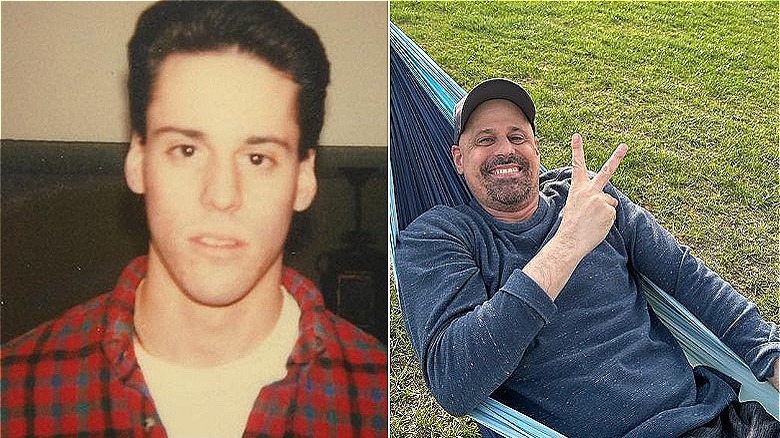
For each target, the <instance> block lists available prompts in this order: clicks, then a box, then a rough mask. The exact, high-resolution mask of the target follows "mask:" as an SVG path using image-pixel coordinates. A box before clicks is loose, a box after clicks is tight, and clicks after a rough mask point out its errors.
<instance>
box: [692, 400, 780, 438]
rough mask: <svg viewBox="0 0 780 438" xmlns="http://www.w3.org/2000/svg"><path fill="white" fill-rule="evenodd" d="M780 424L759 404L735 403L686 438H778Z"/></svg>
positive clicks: (751, 402)
mask: <svg viewBox="0 0 780 438" xmlns="http://www.w3.org/2000/svg"><path fill="white" fill-rule="evenodd" d="M779 436H780V422H778V421H777V420H776V419H775V418H774V417H772V416H771V415H769V414H768V413H767V412H766V411H765V410H764V408H763V406H761V405H760V404H759V403H757V402H753V401H750V402H745V403H740V402H738V401H734V402H732V403H730V404H729V405H728V406H726V409H724V410H723V412H721V413H720V415H718V416H717V417H716V418H715V419H713V420H712V421H710V422H709V423H707V424H705V425H703V426H701V427H699V428H696V429H694V430H692V431H690V432H688V433H686V434H684V435H683V436H682V437H684V438H721V437H728V438H732V437H733V438H776V437H779Z"/></svg>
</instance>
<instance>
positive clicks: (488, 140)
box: [476, 136, 496, 146]
mask: <svg viewBox="0 0 780 438" xmlns="http://www.w3.org/2000/svg"><path fill="white" fill-rule="evenodd" d="M495 141H496V139H495V138H494V137H492V136H486V137H479V138H477V141H476V143H477V145H479V146H490V145H492V144H493V143H495Z"/></svg>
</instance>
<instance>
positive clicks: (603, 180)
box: [593, 143, 628, 189]
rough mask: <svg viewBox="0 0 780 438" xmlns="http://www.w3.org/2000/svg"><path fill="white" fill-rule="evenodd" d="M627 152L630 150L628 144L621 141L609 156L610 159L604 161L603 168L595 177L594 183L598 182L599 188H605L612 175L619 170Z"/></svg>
mask: <svg viewBox="0 0 780 438" xmlns="http://www.w3.org/2000/svg"><path fill="white" fill-rule="evenodd" d="M626 152H628V146H626V144H625V143H621V144H620V145H619V146H618V147H617V148H616V149H615V151H614V152H612V155H611V156H610V157H609V159H608V160H607V161H606V162H605V163H604V165H603V166H601V170H599V173H597V174H596V176H595V177H593V183H594V184H597V185H598V187H599V188H602V189H603V188H604V186H606V185H607V183H608V182H609V179H610V178H612V175H613V174H614V173H615V171H616V170H617V168H618V166H619V165H620V162H621V161H622V160H623V157H625V156H626Z"/></svg>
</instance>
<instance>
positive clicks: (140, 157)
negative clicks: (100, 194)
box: [125, 133, 145, 195]
mask: <svg viewBox="0 0 780 438" xmlns="http://www.w3.org/2000/svg"><path fill="white" fill-rule="evenodd" d="M144 152H145V149H144V145H143V141H142V140H141V137H140V136H139V135H138V134H135V133H134V134H133V135H132V137H131V138H130V149H129V150H128V151H127V156H126V157H125V181H126V182H127V187H129V188H130V190H132V191H133V193H136V194H139V195H142V194H143V193H144V191H145V187H144Z"/></svg>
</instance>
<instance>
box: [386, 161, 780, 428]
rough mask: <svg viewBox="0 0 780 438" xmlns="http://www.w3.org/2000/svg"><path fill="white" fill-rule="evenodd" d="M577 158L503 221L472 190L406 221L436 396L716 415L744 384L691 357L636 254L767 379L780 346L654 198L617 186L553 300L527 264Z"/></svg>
mask: <svg viewBox="0 0 780 438" xmlns="http://www.w3.org/2000/svg"><path fill="white" fill-rule="evenodd" d="M570 184H571V171H570V168H567V169H558V170H553V171H550V172H547V173H545V174H543V175H542V176H541V180H540V195H539V208H538V209H537V210H536V212H535V213H534V214H533V216H532V217H531V218H529V219H528V220H526V221H524V222H521V223H504V222H501V221H499V220H497V219H495V218H494V217H493V216H491V215H490V214H489V213H487V212H486V211H485V210H484V209H483V208H482V207H481V206H480V205H479V203H477V202H476V201H475V200H472V201H471V202H470V203H469V204H467V205H462V206H459V207H457V208H450V207H444V206H437V207H434V208H433V209H431V210H429V211H428V212H426V213H425V214H423V215H421V216H420V217H419V218H417V219H416V220H415V221H414V222H413V223H411V224H410V225H409V227H407V229H406V230H404V231H403V232H401V235H400V240H399V242H398V245H397V253H396V263H397V273H396V274H397V276H398V283H399V291H400V299H401V308H402V311H403V314H404V317H405V321H406V328H407V330H408V332H409V335H410V338H411V341H412V345H413V347H414V349H415V351H416V353H417V356H418V359H420V362H421V363H422V367H423V374H424V376H425V379H426V382H427V383H428V386H429V387H430V389H431V392H432V393H433V395H434V396H435V397H436V399H437V400H438V401H439V403H440V404H441V405H442V406H443V407H444V408H445V409H446V410H447V411H449V412H450V413H452V414H454V415H464V414H466V413H468V412H469V411H470V410H471V409H472V408H474V407H475V406H476V405H477V404H478V403H479V402H480V401H482V400H484V399H485V398H486V397H488V396H489V395H491V394H494V396H495V397H496V398H498V399H500V400H502V401H504V402H505V403H507V404H509V405H510V406H512V407H513V408H515V409H517V410H519V411H521V412H523V413H525V414H526V415H529V416H531V417H533V418H535V419H536V420H538V421H540V422H542V423H544V424H546V425H548V426H550V427H552V428H554V429H556V430H558V431H559V432H561V433H564V434H566V435H569V436H572V437H580V436H581V437H599V438H604V437H610V436H631V437H647V436H653V437H665V436H668V437H676V436H678V435H680V434H681V433H683V432H685V431H688V430H690V429H693V428H695V427H697V426H699V425H702V424H704V423H706V422H707V421H708V420H710V419H712V418H714V417H715V416H716V415H717V414H718V413H719V412H720V411H721V410H723V408H724V407H725V406H726V405H727V404H728V403H729V401H731V400H734V399H735V398H736V394H735V392H734V389H733V388H732V387H731V386H730V385H729V384H728V383H727V382H726V379H725V378H723V377H721V376H719V374H717V372H714V371H712V370H710V369H707V368H704V367H698V368H696V369H695V370H694V369H692V368H691V366H690V365H689V364H688V362H687V360H686V358H685V356H684V354H683V352H682V349H681V347H680V346H679V344H678V343H677V342H676V341H675V340H674V338H673V337H672V335H671V334H670V332H669V331H668V330H667V329H666V328H665V327H664V326H663V325H662V324H661V323H660V322H659V320H658V318H657V317H656V316H655V315H654V314H653V312H652V311H651V310H650V309H649V308H648V304H647V301H646V300H645V297H644V295H643V294H642V293H640V292H638V289H637V285H636V283H635V282H634V279H633V277H632V276H631V275H629V267H630V266H633V267H634V268H635V269H636V270H638V271H639V272H642V273H644V274H645V275H646V276H647V277H649V278H650V279H651V280H652V281H653V282H655V283H656V284H657V285H658V286H660V287H661V288H662V289H664V290H665V291H667V292H668V293H670V294H671V295H673V296H674V297H675V298H677V300H679V301H680V302H681V303H682V304H684V305H685V306H686V307H687V308H688V309H690V310H691V311H692V312H693V313H694V314H696V315H697V316H698V317H699V318H700V319H701V320H702V322H704V323H705V324H706V325H707V327H709V328H710V330H712V331H713V332H714V333H715V334H716V335H717V336H718V337H719V338H720V339H722V340H723V341H724V342H725V343H726V344H727V345H728V346H729V347H731V348H732V349H733V350H734V351H735V352H736V353H737V354H738V355H739V356H741V357H742V358H743V359H744V360H745V362H746V363H747V364H748V365H749V366H750V368H751V370H752V371H753V373H754V374H755V375H756V377H757V378H759V379H760V380H765V379H766V378H767V377H769V376H771V375H772V372H773V370H772V365H773V363H774V360H775V359H776V358H777V357H778V356H779V355H780V337H779V336H778V331H777V327H776V326H775V324H773V323H767V322H765V321H763V320H762V319H761V317H760V315H759V313H758V310H757V309H756V307H755V305H753V304H752V303H750V302H748V301H747V300H745V298H744V297H742V295H740V294H739V293H737V292H736V291H735V290H734V289H733V288H732V287H731V286H730V285H729V284H728V283H727V282H725V281H724V280H723V279H721V278H720V277H719V276H718V275H717V274H715V273H714V272H712V271H711V270H709V269H708V268H707V267H706V266H704V264H703V263H702V262H701V261H700V260H699V259H697V258H696V257H694V256H692V255H691V254H690V252H689V251H688V248H686V247H684V246H681V245H680V244H679V243H678V242H677V241H676V240H675V239H674V238H673V237H672V236H671V235H670V234H669V233H668V232H667V231H666V230H664V229H663V228H662V227H661V226H660V225H659V224H658V223H657V222H656V221H655V219H654V218H653V217H652V216H651V215H650V213H648V212H647V211H646V210H644V209H642V208H641V207H639V206H637V205H635V204H634V203H632V202H631V201H630V200H629V199H628V198H627V197H626V196H625V195H623V194H622V193H620V192H619V191H618V190H616V189H615V188H614V187H613V186H611V185H608V186H607V187H606V188H605V191H606V192H607V193H609V194H611V195H612V196H614V197H615V198H617V199H618V202H619V205H618V208H617V219H616V220H615V224H614V225H613V226H612V229H611V230H610V232H609V234H608V235H607V237H606V239H605V240H604V241H603V242H602V243H601V244H600V245H599V246H597V247H596V248H595V249H594V250H593V251H592V252H591V253H589V254H588V255H587V256H586V257H585V258H584V259H583V260H582V261H581V262H580V263H579V265H578V266H577V268H576V269H575V271H574V273H573V274H572V276H571V278H570V280H569V282H568V283H567V284H566V286H565V287H564V288H563V290H562V291H561V293H560V295H559V296H558V297H557V299H556V300H555V301H554V302H553V301H552V300H551V299H550V298H549V297H548V296H547V295H546V294H545V293H544V291H543V290H542V289H541V288H540V287H539V286H538V285H537V284H536V283H535V282H534V281H533V280H531V278H529V277H528V276H526V275H525V274H524V273H523V272H522V271H521V269H522V268H523V267H524V266H525V265H526V263H528V261H529V260H530V259H531V258H532V257H533V256H534V255H535V254H536V253H537V252H538V251H539V250H540V248H541V247H542V246H543V245H544V244H545V243H546V242H547V241H548V240H550V239H551V238H552V237H553V235H554V234H555V232H556V230H557V229H558V227H559V226H560V223H561V218H562V209H563V207H564V204H565V202H566V196H567V194H568V190H569V187H570Z"/></svg>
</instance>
